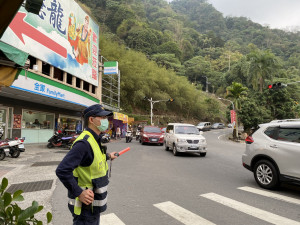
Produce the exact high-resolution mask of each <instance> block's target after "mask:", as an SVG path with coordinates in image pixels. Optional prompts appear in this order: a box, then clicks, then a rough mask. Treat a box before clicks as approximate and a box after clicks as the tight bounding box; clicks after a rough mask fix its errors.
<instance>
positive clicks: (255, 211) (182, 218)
mask: <svg viewBox="0 0 300 225" xmlns="http://www.w3.org/2000/svg"><path fill="white" fill-rule="evenodd" d="M237 189H238V190H241V191H244V192H246V193H248V194H255V195H259V196H264V197H267V198H271V199H275V200H277V201H282V202H286V203H290V204H295V205H296V206H299V205H300V199H297V198H291V197H288V196H284V195H282V194H277V193H274V192H272V191H267V190H262V189H258V188H252V187H239V188H237ZM199 196H200V197H201V198H204V199H207V200H210V201H212V202H214V203H216V204H219V205H222V206H225V207H228V208H231V209H234V210H236V211H238V212H241V213H243V214H247V215H249V216H252V217H255V218H257V219H259V220H262V221H264V222H265V223H269V224H275V225H300V222H299V221H295V220H292V219H289V218H286V217H283V216H280V215H276V214H275V213H271V212H268V211H266V210H262V209H259V208H256V207H254V206H251V205H248V204H245V203H242V202H239V201H238V200H237V199H231V198H228V197H225V196H222V195H219V194H216V193H206V194H201V195H199ZM262 201H263V200H262ZM153 206H154V207H155V208H156V209H158V210H160V211H161V212H162V213H165V214H167V215H168V216H170V219H171V218H173V219H175V220H177V221H179V222H180V223H182V224H185V225H214V224H215V223H214V222H213V221H209V220H207V219H206V218H205V215H203V217H202V215H201V216H200V215H197V214H195V213H193V212H191V211H189V210H188V209H185V208H183V207H181V206H180V205H177V204H176V203H173V202H171V201H166V202H161V203H157V204H154V205H153ZM216 213H217V212H216ZM217 215H218V217H220V215H219V214H217ZM217 215H216V216H217ZM100 221H101V225H126V224H125V223H124V222H123V221H122V220H121V219H120V218H118V216H117V215H116V214H114V213H110V214H106V215H101V219H100ZM141 224H142V223H141ZM153 224H159V222H157V223H155V222H154V223H153ZM170 224H172V222H170ZM176 224H177V223H176Z"/></svg>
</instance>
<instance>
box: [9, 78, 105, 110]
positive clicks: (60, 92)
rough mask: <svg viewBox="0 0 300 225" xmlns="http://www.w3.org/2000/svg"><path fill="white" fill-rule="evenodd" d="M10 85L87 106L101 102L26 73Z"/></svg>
mask: <svg viewBox="0 0 300 225" xmlns="http://www.w3.org/2000/svg"><path fill="white" fill-rule="evenodd" d="M10 87H11V88H15V89H18V90H22V91H28V92H31V93H34V94H38V95H43V96H46V97H50V98H54V99H57V100H62V101H65V102H70V103H74V104H77V105H82V106H86V107H88V106H91V105H93V104H96V103H99V101H98V102H97V101H93V100H91V99H88V98H86V97H84V96H81V95H79V94H76V93H72V92H70V91H67V90H65V89H62V88H59V87H56V86H54V85H51V84H47V83H45V82H42V81H38V80H35V79H33V78H29V77H25V76H24V75H20V76H19V77H18V79H17V80H15V81H14V83H13V84H12V86H10Z"/></svg>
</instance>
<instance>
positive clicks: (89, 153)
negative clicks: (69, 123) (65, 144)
mask: <svg viewBox="0 0 300 225" xmlns="http://www.w3.org/2000/svg"><path fill="white" fill-rule="evenodd" d="M86 130H87V131H89V132H90V133H91V134H92V135H93V136H94V138H95V140H96V141H97V143H98V144H99V146H100V149H102V151H103V148H102V146H101V135H100V136H99V135H97V134H96V133H95V132H94V131H93V130H91V129H89V128H87V129H86ZM108 158H109V156H108V154H106V159H108ZM93 160H94V153H93V149H92V147H91V145H90V144H89V143H88V141H87V140H80V141H77V142H76V143H75V144H74V145H73V147H72V149H71V150H70V151H69V152H68V154H67V155H66V156H65V157H64V159H63V160H62V161H61V163H60V164H59V165H58V167H57V169H56V175H57V177H58V178H59V179H60V181H61V182H62V183H63V184H64V186H65V187H66V188H67V189H68V190H69V191H70V192H71V193H72V194H73V195H74V196H77V197H78V196H79V195H80V194H81V192H82V191H83V190H82V189H81V188H80V187H79V186H78V183H77V181H76V180H75V178H74V176H73V170H74V169H75V168H77V167H78V166H79V165H80V166H83V167H86V166H90V165H91V164H92V162H93Z"/></svg>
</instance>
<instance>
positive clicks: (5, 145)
mask: <svg viewBox="0 0 300 225" xmlns="http://www.w3.org/2000/svg"><path fill="white" fill-rule="evenodd" d="M3 134H4V130H3V128H2V127H1V129H0V138H1V137H2V136H3ZM24 140H25V137H23V138H17V137H16V138H15V139H8V138H7V139H5V140H3V141H0V160H3V159H4V158H5V157H6V156H9V155H10V156H11V157H12V158H18V157H19V156H20V154H21V152H25V147H24V144H23V143H24Z"/></svg>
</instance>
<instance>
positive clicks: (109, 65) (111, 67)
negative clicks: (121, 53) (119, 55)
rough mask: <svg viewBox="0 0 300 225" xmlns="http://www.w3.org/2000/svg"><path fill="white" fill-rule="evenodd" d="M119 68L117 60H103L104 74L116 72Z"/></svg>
mask: <svg viewBox="0 0 300 225" xmlns="http://www.w3.org/2000/svg"><path fill="white" fill-rule="evenodd" d="M118 71H119V68H118V62H117V61H111V62H104V72H103V73H104V74H105V75H109V74H118Z"/></svg>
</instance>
